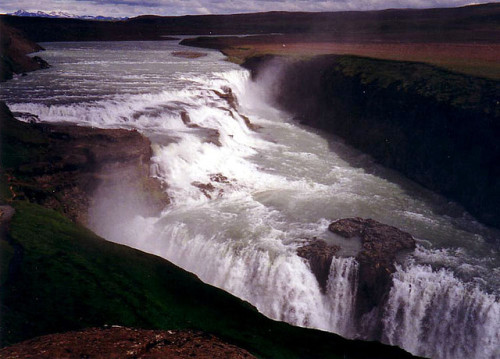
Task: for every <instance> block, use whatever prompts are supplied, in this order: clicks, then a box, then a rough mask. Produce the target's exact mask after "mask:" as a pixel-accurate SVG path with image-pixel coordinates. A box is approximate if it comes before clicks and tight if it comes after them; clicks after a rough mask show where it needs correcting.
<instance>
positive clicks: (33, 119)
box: [12, 112, 40, 123]
mask: <svg viewBox="0 0 500 359" xmlns="http://www.w3.org/2000/svg"><path fill="white" fill-rule="evenodd" d="M12 114H13V115H14V117H15V118H18V119H21V120H22V121H25V122H28V123H38V122H40V118H39V117H38V116H37V115H34V114H32V113H29V112H13V113H12Z"/></svg>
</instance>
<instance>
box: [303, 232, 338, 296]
mask: <svg viewBox="0 0 500 359" xmlns="http://www.w3.org/2000/svg"><path fill="white" fill-rule="evenodd" d="M339 250H340V247H337V246H330V245H328V244H327V243H326V242H325V241H323V240H321V239H317V238H314V239H312V240H311V241H310V242H309V243H307V244H306V245H304V246H302V247H300V248H299V249H298V250H297V254H298V255H299V256H300V257H302V258H305V259H307V261H308V262H309V266H310V267H311V271H312V272H313V273H314V275H315V276H316V279H317V280H318V283H319V286H320V288H321V290H322V291H323V293H325V292H326V284H327V282H328V275H329V274H330V266H331V264H332V259H333V257H334V256H335V254H336V253H337V252H338V251H339Z"/></svg>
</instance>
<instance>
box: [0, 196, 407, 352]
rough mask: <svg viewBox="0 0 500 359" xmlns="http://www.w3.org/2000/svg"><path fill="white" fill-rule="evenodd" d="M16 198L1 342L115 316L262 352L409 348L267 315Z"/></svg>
mask: <svg viewBox="0 0 500 359" xmlns="http://www.w3.org/2000/svg"><path fill="white" fill-rule="evenodd" d="M14 207H15V209H16V214H15V215H14V217H13V219H12V222H11V225H10V239H9V241H10V243H5V241H4V240H2V242H3V243H2V248H3V247H7V248H10V250H8V251H2V263H6V262H9V263H10V266H9V273H8V277H7V280H6V282H5V283H4V284H3V285H2V287H1V301H2V321H1V329H2V333H1V334H2V335H1V339H2V345H6V344H9V343H14V342H18V341H21V340H23V339H27V338H30V337H33V336H37V335H42V334H47V333H53V332H63V331H68V330H73V329H80V328H85V327H91V326H101V325H104V324H117V325H124V326H131V327H142V328H161V329H183V328H191V329H199V330H203V331H206V332H210V333H213V334H216V335H218V336H220V337H221V338H223V339H225V340H227V341H229V342H232V343H234V344H237V345H239V346H241V347H243V348H245V349H248V350H250V351H251V352H253V353H255V354H257V355H259V356H261V357H266V358H301V357H317V358H337V357H339V358H340V357H342V356H343V355H344V354H345V355H346V357H359V358H362V357H368V356H369V357H384V358H390V357H398V358H403V357H405V356H406V355H407V354H406V353H404V352H403V351H401V350H400V349H396V348H390V347H387V346H384V345H381V344H377V343H367V342H352V341H348V340H345V339H342V338H340V337H338V336H336V335H333V334H328V333H324V332H319V331H315V330H308V329H302V328H296V327H292V326H290V325H288V324H285V323H280V322H275V321H272V320H270V319H267V318H265V317H264V316H262V315H261V314H259V313H258V312H257V311H256V310H255V309H254V308H253V307H252V306H250V305H249V304H248V303H246V302H243V301H241V300H239V299H237V298H235V297H233V296H231V295H229V294H227V293H225V292H224V291H222V290H219V289H217V288H214V287H211V286H208V285H206V284H204V283H202V282H201V281H200V280H199V279H198V278H197V277H196V276H194V275H193V274H190V273H188V272H186V271H184V270H182V269H180V268H178V267H176V266H174V265H173V264H171V263H169V262H167V261H165V260H163V259H161V258H159V257H156V256H153V255H149V254H146V253H143V252H140V251H137V250H134V249H131V248H129V247H126V246H122V245H118V244H115V243H111V242H107V241H105V240H103V239H101V238H100V237H98V236H97V235H95V234H94V233H92V232H91V231H89V230H87V229H86V228H84V227H81V226H79V225H75V224H74V223H73V222H71V221H69V220H68V219H66V218H65V217H64V216H62V215H61V214H59V213H58V212H56V211H53V210H49V209H45V208H43V207H41V206H38V205H36V204H31V203H27V202H21V201H15V202H14ZM14 247H17V248H18V251H17V253H16V254H14V250H13V248H14ZM9 259H10V260H9ZM3 267H5V266H3ZM2 269H3V268H2ZM367 353H369V355H368V354H367Z"/></svg>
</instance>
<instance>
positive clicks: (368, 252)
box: [328, 218, 415, 315]
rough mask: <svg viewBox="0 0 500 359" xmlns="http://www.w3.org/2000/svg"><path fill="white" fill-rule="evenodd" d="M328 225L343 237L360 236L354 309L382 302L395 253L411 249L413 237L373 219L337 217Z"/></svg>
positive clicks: (360, 310)
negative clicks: (360, 243) (360, 248)
mask: <svg viewBox="0 0 500 359" xmlns="http://www.w3.org/2000/svg"><path fill="white" fill-rule="evenodd" d="M328 229H329V230H330V231H331V232H333V233H335V234H338V235H340V236H342V237H344V238H346V239H350V238H353V237H359V238H360V239H361V242H362V250H361V252H360V253H359V254H358V255H357V256H356V260H357V261H358V262H359V274H358V278H359V279H358V292H357V299H356V300H357V304H356V307H357V308H356V311H357V313H358V315H361V314H364V313H367V312H369V311H371V310H372V309H373V308H374V307H377V306H379V305H380V304H382V302H383V300H384V298H385V296H386V295H387V294H388V293H389V290H390V288H391V283H392V280H391V274H392V273H394V271H395V266H394V262H395V260H396V255H397V254H398V253H400V252H401V251H404V250H413V249H415V240H414V239H413V237H412V236H411V235H410V234H409V233H406V232H403V231H401V230H400V229H398V228H396V227H392V226H389V225H386V224H382V223H380V222H377V221H374V220H373V219H363V218H345V219H339V220H338V221H335V222H333V223H331V224H330V226H329V227H328Z"/></svg>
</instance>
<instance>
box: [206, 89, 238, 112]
mask: <svg viewBox="0 0 500 359" xmlns="http://www.w3.org/2000/svg"><path fill="white" fill-rule="evenodd" d="M212 91H213V92H214V93H215V94H216V95H217V96H219V97H220V98H221V99H224V100H226V102H227V103H228V105H229V106H230V107H231V108H232V109H236V107H237V106H238V100H237V99H236V96H235V95H234V93H233V90H231V88H230V87H226V86H224V87H223V88H222V91H223V92H220V91H217V90H212Z"/></svg>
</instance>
